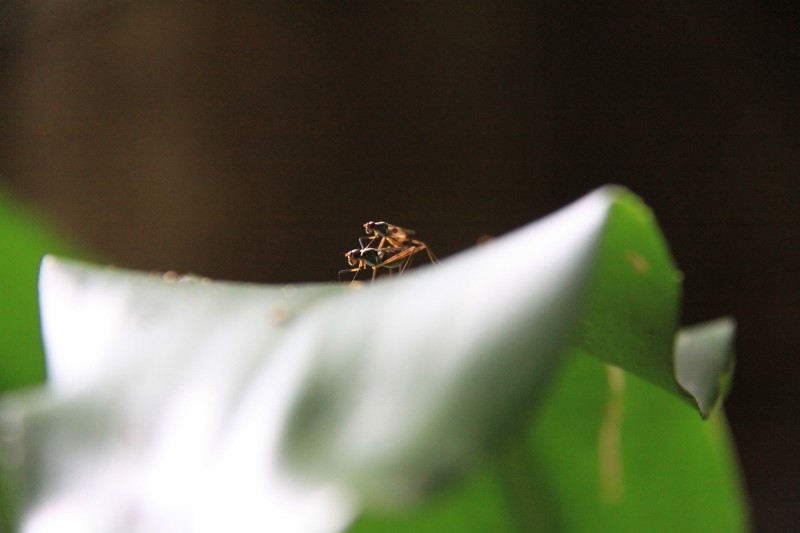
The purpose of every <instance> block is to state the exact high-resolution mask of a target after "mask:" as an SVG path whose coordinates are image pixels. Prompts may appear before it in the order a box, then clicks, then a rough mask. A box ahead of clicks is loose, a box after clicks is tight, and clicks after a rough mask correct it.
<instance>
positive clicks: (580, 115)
mask: <svg viewBox="0 0 800 533" xmlns="http://www.w3.org/2000/svg"><path fill="white" fill-rule="evenodd" d="M0 39H1V40H0V43H1V44H0V187H4V188H5V189H7V190H10V191H11V193H12V194H13V195H14V196H15V197H16V198H17V199H18V200H20V201H22V202H24V203H26V204H28V205H29V206H32V207H33V208H34V209H36V210H38V211H39V212H40V213H42V214H43V215H45V216H46V217H48V218H49V219H50V220H51V221H53V222H54V223H55V224H57V225H58V226H59V227H60V228H62V231H63V232H64V233H66V234H68V235H69V236H70V237H72V238H73V239H74V240H75V241H78V242H81V243H83V244H85V245H87V247H89V248H90V249H93V250H95V251H97V252H98V254H99V256H100V257H103V258H105V259H106V260H107V261H108V262H110V263H114V264H117V265H119V266H124V267H131V268H137V269H145V270H177V271H183V272H186V271H188V272H195V273H200V274H204V275H208V276H211V277H215V278H225V279H235V280H248V281H257V282H273V283H277V282H300V281H333V280H335V279H336V275H337V272H338V270H340V269H341V268H344V267H345V266H346V265H345V264H344V259H343V256H342V252H344V251H346V250H348V249H350V248H353V247H354V246H355V245H356V244H357V241H356V239H357V237H360V236H362V229H361V224H363V223H364V222H366V221H367V220H387V221H389V222H392V223H395V224H399V225H402V226H406V227H410V228H414V229H416V230H417V232H418V235H419V237H420V238H421V239H422V240H424V241H426V242H427V243H428V244H429V245H430V246H431V247H432V248H433V250H434V251H435V252H436V253H437V254H438V255H439V256H440V257H446V256H448V255H451V254H453V253H455V252H457V251H459V250H462V249H464V248H466V247H469V246H471V245H473V244H474V243H475V242H476V241H477V240H478V239H479V238H480V237H481V236H484V235H499V234H502V233H504V232H507V231H509V230H512V229H514V228H516V227H518V226H521V225H523V224H525V223H527V222H529V221H531V220H534V219H536V218H538V217H540V216H542V215H544V214H546V213H549V212H551V211H553V210H555V209H557V208H559V207H561V206H563V205H565V204H566V203H568V202H570V201H572V200H574V199H576V198H578V197H579V196H581V195H583V194H585V193H587V192H589V191H590V190H592V189H594V188H595V187H598V186H600V185H602V184H605V183H609V182H611V183H619V184H623V185H626V186H628V187H630V188H631V189H632V190H633V191H634V192H636V193H638V194H640V195H641V196H642V197H643V198H644V199H645V201H646V202H647V203H648V204H649V205H651V206H652V208H653V209H654V211H655V213H656V215H657V217H658V219H659V221H660V223H661V225H662V227H663V229H664V232H665V233H666V236H667V239H668V241H669V242H670V244H671V246H672V250H673V253H674V255H675V257H676V259H677V261H678V263H679V265H680V266H681V268H682V270H683V271H684V272H685V274H686V279H685V289H686V293H685V310H684V317H683V320H684V322H685V323H692V322H697V321H702V320H705V319H709V318H714V317H717V316H719V315H727V314H730V315H733V316H735V317H736V318H737V319H738V321H739V327H740V333H739V343H738V351H739V360H738V367H737V376H736V382H735V386H734V389H733V393H732V396H731V397H730V399H729V401H728V404H727V411H728V414H729V417H730V423H731V426H732V431H733V434H734V437H735V440H736V442H737V445H738V447H739V454H740V457H741V461H742V465H743V470H744V474H745V478H746V481H747V486H748V491H749V494H750V497H751V499H752V504H753V513H754V521H755V525H756V529H757V530H758V531H786V530H791V529H794V528H797V527H798V525H800V453H798V449H800V427H798V423H800V386H798V384H800V333H799V332H798V330H800V321H798V319H799V318H800V286H799V285H800V283H799V282H798V276H799V275H800V209H799V208H800V5H799V4H797V3H795V2H779V1H777V0H767V1H764V0H761V1H756V0H730V1H727V2H712V1H701V2H697V1H693V2H689V1H684V0H654V1H652V2H647V3H641V2H634V1H630V0H628V1H624V0H621V1H611V2H605V3H599V4H598V3H590V2H576V3H569V4H567V5H564V3H562V2H547V1H545V2H512V1H497V0H492V1H480V0H470V1H463V2H458V3H456V2H440V1H428V2H424V3H412V4H408V3H402V4H400V3H398V4H397V5H394V4H393V3H392V4H389V3H361V2H356V3H339V2H337V3H333V2H331V3H316V2H315V3H311V2H293V3H283V2H276V3H273V2H235V1H234V2H224V3H223V2H197V1H189V0H186V1H181V0H161V1H148V0H129V1H120V0H117V1H112V0H106V1H101V0H73V1H71V2H62V1H56V0H32V1H31V0H29V1H24V2H23V1H22V0H18V1H10V2H9V1H6V2H5V3H4V4H0ZM486 275H487V276H491V275H492V272H486ZM509 282H511V283H513V280H509ZM468 297H469V296H468V291H467V292H465V299H466V298H468ZM676 512H679V510H676Z"/></svg>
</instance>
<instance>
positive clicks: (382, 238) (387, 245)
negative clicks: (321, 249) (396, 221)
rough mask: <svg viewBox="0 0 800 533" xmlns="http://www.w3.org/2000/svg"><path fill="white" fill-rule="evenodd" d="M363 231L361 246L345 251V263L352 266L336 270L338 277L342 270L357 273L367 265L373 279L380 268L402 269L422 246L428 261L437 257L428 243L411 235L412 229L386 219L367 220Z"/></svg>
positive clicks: (404, 268) (365, 268)
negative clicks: (364, 235)
mask: <svg viewBox="0 0 800 533" xmlns="http://www.w3.org/2000/svg"><path fill="white" fill-rule="evenodd" d="M364 231H365V232H366V233H367V236H366V237H360V238H359V239H358V243H359V245H360V246H361V247H360V248H354V249H353V250H350V251H349V252H347V253H345V254H344V255H345V258H346V259H347V263H348V264H349V265H350V266H351V267H353V268H350V269H345V270H341V271H339V280H340V281H341V278H342V274H343V273H345V272H347V273H354V274H355V276H358V273H359V272H361V271H363V270H368V269H372V280H373V281H374V280H375V277H376V276H377V275H378V270H379V269H381V268H385V269H387V270H389V274H390V275H391V272H392V271H393V270H397V271H398V272H400V273H402V272H404V271H405V270H406V269H407V268H408V267H409V266H410V265H411V261H412V260H413V258H414V256H415V255H416V254H418V253H420V252H422V251H423V250H424V251H425V252H427V254H428V259H429V260H430V261H431V263H436V257H435V256H434V255H433V253H432V252H431V251H430V248H428V245H427V244H425V243H424V242H422V241H419V240H417V239H413V238H411V237H410V235H413V234H414V231H413V230H410V229H406V228H401V227H400V226H395V225H393V224H389V223H387V222H373V221H370V222H367V223H366V224H364ZM376 241H378V242H377V245H376V244H375V243H376ZM355 276H354V278H353V280H354V281H355Z"/></svg>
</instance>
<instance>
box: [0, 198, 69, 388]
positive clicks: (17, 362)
mask: <svg viewBox="0 0 800 533" xmlns="http://www.w3.org/2000/svg"><path fill="white" fill-rule="evenodd" d="M70 248H71V249H73V250H74V249H75V247H74V246H73V247H70V246H68V245H67V244H65V242H64V240H63V239H61V238H58V237H57V236H56V234H55V232H54V231H52V229H50V228H48V227H47V226H46V225H45V224H43V223H42V222H41V221H39V220H37V219H36V218H35V217H33V216H31V215H30V214H28V213H26V212H25V211H24V210H23V209H21V208H20V207H18V206H17V205H16V204H15V203H14V202H13V201H12V198H11V197H10V196H8V195H7V194H6V193H5V192H4V191H3V189H2V188H0V257H1V258H2V260H0V295H1V297H0V392H3V391H7V390H11V389H15V388H19V387H23V386H26V385H32V384H35V383H42V382H43V381H44V377H45V375H44V352H43V350H42V342H41V337H40V335H39V312H38V306H37V302H36V278H37V275H38V271H39V262H40V261H41V258H42V255H43V254H45V253H47V252H48V251H59V250H60V251H66V250H68V249H70Z"/></svg>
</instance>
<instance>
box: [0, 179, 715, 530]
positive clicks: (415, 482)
mask: <svg viewBox="0 0 800 533" xmlns="http://www.w3.org/2000/svg"><path fill="white" fill-rule="evenodd" d="M642 212H643V210H642V208H641V207H640V206H639V204H638V200H636V199H635V197H633V196H632V195H630V193H627V192H626V191H624V190H623V189H620V188H614V187H608V188H604V189H600V190H598V191H596V192H594V193H593V194H591V195H588V196H587V197H585V198H584V199H582V200H580V201H579V202H576V203H575V204H573V205H572V206H569V207H568V208H566V209H564V210H562V211H560V212H559V213H556V214H555V215H552V216H550V217H548V218H546V219H544V220H542V221H540V222H538V223H536V224H533V225H530V226H528V227H526V228H523V229H521V230H518V231H517V232H514V233H512V234H510V235H507V236H505V237H503V238H501V239H496V240H495V241H492V242H491V243H489V244H486V245H483V246H480V247H478V248H476V249H474V250H470V251H467V252H465V253H462V254H460V255H458V256H456V257H454V258H451V259H448V260H447V261H445V262H443V263H442V264H441V265H440V266H438V267H436V268H427V269H419V270H418V271H416V272H413V273H410V274H408V275H406V276H404V277H403V278H402V279H398V280H391V281H388V282H381V283H376V284H375V285H374V286H372V287H369V288H368V289H363V290H352V289H349V288H346V287H343V286H341V285H301V286H297V287H259V286H254V285H246V284H234V283H223V282H208V281H206V280H202V279H200V278H195V277H189V278H181V279H180V280H175V279H173V278H172V277H171V276H167V277H162V278H159V277H156V276H152V275H145V274H140V273H132V272H126V271H120V270H113V269H102V268H97V267H91V266H88V265H82V264H76V263H71V262H69V261H65V260H59V259H55V258H49V259H46V260H45V262H44V263H43V266H42V274H41V280H40V287H41V298H42V316H43V327H44V332H45V339H46V345H47V352H48V365H49V367H48V368H49V372H50V378H51V379H50V381H51V383H50V387H49V389H48V390H47V391H40V392H34V393H31V394H29V395H27V396H25V395H16V396H12V397H10V398H8V399H7V400H6V401H5V403H4V406H3V407H2V409H0V415H2V416H1V418H3V423H2V432H3V436H4V439H3V441H4V448H3V449H2V454H3V456H5V457H6V458H11V459H13V460H6V461H5V463H6V466H7V471H8V475H7V478H8V479H11V480H12V482H13V483H14V486H15V487H17V496H18V497H19V500H20V501H19V503H18V507H19V509H20V510H21V516H22V517H24V520H25V522H26V524H27V526H28V528H29V529H28V530H29V531H35V532H39V531H50V530H51V528H57V527H59V524H63V523H71V524H76V525H77V527H78V528H79V529H80V530H81V531H86V532H87V533H92V532H101V531H110V530H121V531H153V530H156V531H161V530H166V531H172V530H176V531H189V530H191V531H219V530H243V531H247V530H253V531H256V530H259V531H260V530H271V531H309V532H316V531H338V530H341V529H342V528H344V527H346V525H347V523H348V522H350V521H351V520H352V519H353V518H354V517H355V516H356V515H357V514H358V513H359V512H360V510H361V509H363V508H376V509H377V508H387V507H391V508H403V507H404V506H406V505H408V504H410V503H415V502H418V501H420V500H422V499H424V498H426V497H427V495H428V494H430V493H433V492H437V491H438V489H440V488H441V487H444V486H448V485H451V484H452V483H451V482H452V481H453V480H456V479H459V478H460V477H462V476H463V475H465V473H466V472H469V471H470V469H471V468H472V467H473V465H474V464H475V463H476V462H480V461H481V460H482V459H483V458H484V457H486V454H487V452H489V451H492V450H497V449H499V448H500V447H501V445H503V444H504V443H506V442H507V441H508V440H509V439H511V440H512V441H514V440H515V439H514V437H513V436H514V435H519V432H520V427H521V426H522V424H523V423H524V421H525V419H526V417H527V415H528V413H529V409H530V406H532V405H533V404H534V400H535V399H536V398H538V397H540V396H541V394H542V391H543V388H544V386H545V385H546V384H547V383H548V382H549V381H550V380H551V379H552V376H553V375H554V370H555V369H556V367H557V365H558V363H559V361H560V360H561V359H562V356H563V355H564V354H565V353H566V352H567V348H568V347H569V346H570V345H573V346H577V347H578V349H579V351H590V352H592V353H594V354H595V355H597V356H598V357H601V358H607V359H609V360H611V359H612V358H616V359H613V360H614V361H615V362H617V363H619V364H620V365H623V366H629V367H631V369H632V370H633V371H636V372H639V373H640V374H642V375H644V376H645V377H648V378H649V379H652V380H653V381H655V382H657V383H658V384H659V385H661V386H662V387H664V388H666V389H671V390H672V391H673V392H674V393H676V394H679V395H683V392H682V391H681V390H680V389H679V387H678V386H677V385H675V380H674V377H673V375H672V367H671V364H665V360H666V359H667V358H665V356H664V354H665V353H667V354H669V353H670V352H671V346H672V339H673V336H674V333H675V331H674V313H673V310H674V309H676V308H677V302H676V301H674V297H675V296H676V295H677V288H676V286H677V282H676V279H677V278H676V274H675V272H674V269H673V267H672V265H671V262H670V260H669V257H668V254H666V252H665V247H664V245H663V242H662V241H661V240H660V239H661V237H660V235H659V234H658V231H657V228H655V226H654V224H653V223H652V221H651V219H649V218H647V217H642V216H641V213H642ZM631 224H633V225H635V226H636V228H634V229H631V227H630V226H631ZM618 233H620V235H621V236H620V235H617V234H618ZM619 250H623V251H624V252H625V253H624V254H623V256H622V258H620V256H619V254H618V253H616V252H618V251H619ZM628 252H632V253H633V254H635V255H630V254H628ZM625 254H628V255H625ZM642 260H643V261H646V265H647V266H646V268H642V266H641V265H642V264H643V263H642ZM625 261H627V263H625ZM620 264H624V265H627V266H626V267H625V268H622V267H620ZM487 272H491V273H492V275H491V276H488V275H486V273H487ZM670 276H671V277H670ZM629 282H630V283H634V284H635V285H634V286H635V289H636V291H635V292H636V294H632V295H628V296H630V305H631V306H632V307H633V310H627V309H624V305H623V299H622V298H621V297H620V294H621V293H620V291H618V290H617V291H615V290H614V289H613V287H612V288H608V287H607V286H606V284H609V283H611V284H613V285H615V286H621V285H624V284H626V283H629ZM623 292H624V291H623ZM670 298H672V300H670ZM662 299H664V300H668V301H664V302H662ZM587 302H588V305H589V307H588V309H587V307H586V305H587ZM603 306H606V308H605V312H604V311H603ZM649 306H652V309H653V312H652V316H651V315H650V314H648V312H649V311H650V310H651V309H650V307H649ZM622 311H627V312H622ZM618 312H619V313H618ZM606 315H611V316H612V318H610V319H609V318H608V317H607V316H606ZM584 316H585V317H586V320H585V321H584V322H582V321H581V318H582V317H584ZM625 324H628V326H629V327H630V328H631V329H632V330H633V333H630V332H628V331H626V330H625ZM651 327H652V328H655V330H654V331H655V334H654V333H653V331H651ZM603 328H610V330H609V335H612V337H613V339H614V342H616V343H618V344H617V348H618V350H617V351H615V350H612V349H611V346H610V345H608V344H603V343H602V339H603V334H602V331H601V330H602V329H603ZM576 331H577V332H578V337H577V338H576V337H575V335H574V334H575V332H576ZM665 342H666V343H667V347H666V348H665V347H664V343H665ZM686 353H687V354H690V351H687V352H686ZM690 355H691V354H690ZM693 357H696V356H693ZM650 359H653V360H650ZM708 379H710V380H712V381H713V380H715V379H716V378H715V376H714V375H713V372H712V374H711V375H710V376H708V377H707V378H706V380H701V381H700V383H699V387H700V388H701V389H703V388H704V387H706V386H705V382H706V381H708ZM717 382H718V380H717ZM698 422H699V419H698ZM517 440H518V439H517ZM523 449H524V447H523ZM520 455H521V456H523V457H524V456H525V455H526V453H525V452H524V451H523V452H522V453H521V454H520ZM45 465H46V466H45ZM9 466H10V468H9ZM502 477H503V478H504V479H514V476H502ZM524 485H525V484H524V483H523V484H522V485H521V486H522V487H523V488H524ZM524 492H525V491H524V490H522V489H520V490H519V491H515V494H517V493H520V494H524ZM534 514H535V513H534ZM545 514H546V513H545ZM545 514H542V515H541V516H545ZM536 516H538V515H536ZM536 516H534V518H536ZM506 518H508V516H506Z"/></svg>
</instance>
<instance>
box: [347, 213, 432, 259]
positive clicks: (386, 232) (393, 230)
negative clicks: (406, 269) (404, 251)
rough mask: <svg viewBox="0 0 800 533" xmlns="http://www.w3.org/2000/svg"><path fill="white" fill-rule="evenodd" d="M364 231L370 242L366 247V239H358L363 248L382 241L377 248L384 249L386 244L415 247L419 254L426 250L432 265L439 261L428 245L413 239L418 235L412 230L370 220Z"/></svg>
mask: <svg viewBox="0 0 800 533" xmlns="http://www.w3.org/2000/svg"><path fill="white" fill-rule="evenodd" d="M364 231H365V232H366V233H367V236H368V237H367V238H368V239H369V241H368V242H367V244H366V245H365V244H364V241H365V238H364V237H361V238H360V239H358V242H359V243H360V244H361V247H362V248H366V247H369V246H370V245H372V243H374V242H375V241H376V240H378V239H380V240H379V241H378V246H377V248H382V247H383V246H384V245H386V244H388V245H389V246H391V247H400V246H415V247H417V248H418V250H417V251H418V252H419V251H422V250H425V251H426V252H427V253H428V259H429V260H430V262H431V263H436V262H437V261H438V260H437V259H436V256H435V255H434V254H433V252H431V249H430V248H429V247H428V245H427V244H425V243H424V242H422V241H419V240H417V239H414V238H412V237H411V235H414V234H415V233H416V232H415V231H414V230H412V229H407V228H401V227H400V226H395V225H394V224H389V223H388V222H373V221H371V220H370V221H369V222H367V223H366V224H364Z"/></svg>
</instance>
